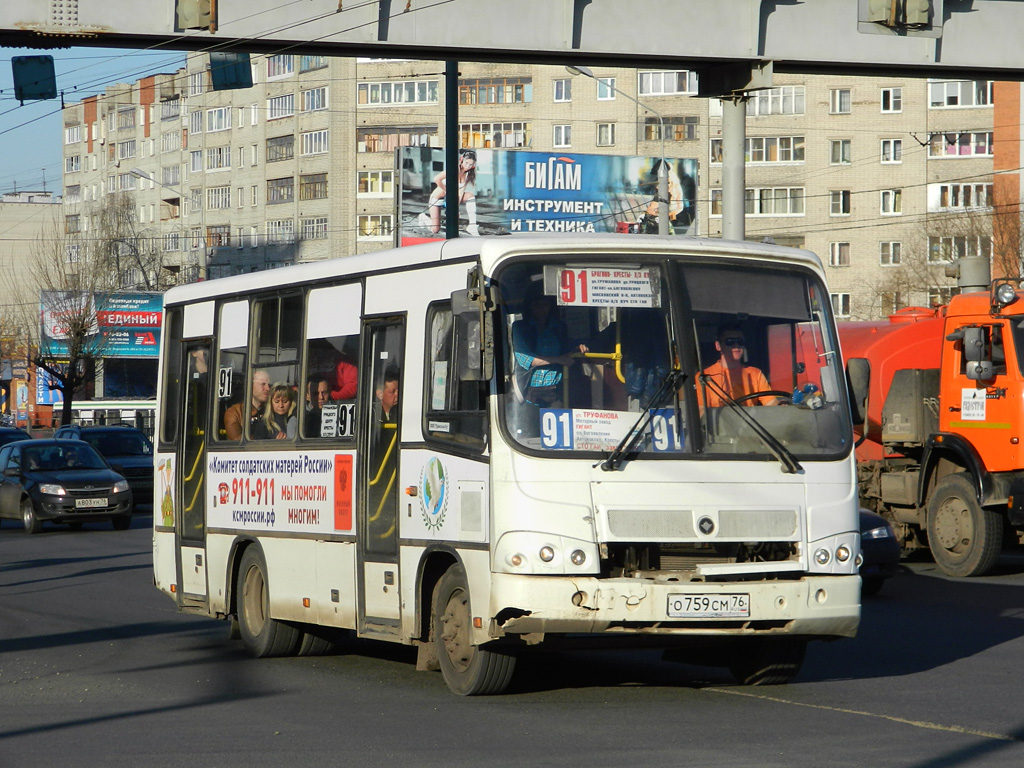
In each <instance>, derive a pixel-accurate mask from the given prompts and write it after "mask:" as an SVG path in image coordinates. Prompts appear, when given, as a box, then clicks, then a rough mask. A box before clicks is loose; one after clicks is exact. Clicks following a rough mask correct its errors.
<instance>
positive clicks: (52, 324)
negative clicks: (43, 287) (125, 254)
mask: <svg viewBox="0 0 1024 768" xmlns="http://www.w3.org/2000/svg"><path fill="white" fill-rule="evenodd" d="M163 305H164V300H163V295H162V294H159V293H112V294H102V295H101V294H95V295H92V296H90V295H89V294H86V293H80V292H78V293H75V292H55V291H42V292H41V293H40V315H41V320H42V333H41V339H42V343H41V344H40V352H41V353H42V354H44V355H46V356H47V357H67V355H68V344H67V338H68V334H69V325H70V323H73V322H83V321H86V322H88V323H89V331H88V333H89V336H88V340H87V342H86V349H87V351H88V354H89V355H91V356H94V357H152V358H156V357H157V356H158V355H159V351H160V320H161V315H162V313H163Z"/></svg>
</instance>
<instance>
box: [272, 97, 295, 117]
mask: <svg viewBox="0 0 1024 768" xmlns="http://www.w3.org/2000/svg"><path fill="white" fill-rule="evenodd" d="M294 114H295V94H294V93H286V94H285V95H284V96H275V97H274V98H272V99H268V101H267V120H279V119H281V118H282V117H291V116H292V115H294Z"/></svg>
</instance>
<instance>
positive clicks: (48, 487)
mask: <svg viewBox="0 0 1024 768" xmlns="http://www.w3.org/2000/svg"><path fill="white" fill-rule="evenodd" d="M39 491H40V493H46V494H49V495H50V496H67V495H68V492H67V491H65V490H64V486H63V485H57V483H41V484H40V485H39Z"/></svg>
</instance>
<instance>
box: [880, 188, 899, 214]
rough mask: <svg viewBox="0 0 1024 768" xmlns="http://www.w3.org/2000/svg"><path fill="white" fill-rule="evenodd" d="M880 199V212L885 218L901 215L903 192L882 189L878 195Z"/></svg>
mask: <svg viewBox="0 0 1024 768" xmlns="http://www.w3.org/2000/svg"><path fill="white" fill-rule="evenodd" d="M878 194H879V197H880V199H881V204H880V212H881V213H882V214H883V215H885V216H898V215H899V214H901V213H903V190H902V189H883V190H881V191H880V192H879V193H878Z"/></svg>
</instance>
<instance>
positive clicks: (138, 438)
mask: <svg viewBox="0 0 1024 768" xmlns="http://www.w3.org/2000/svg"><path fill="white" fill-rule="evenodd" d="M53 436H54V437H56V438H57V439H62V438H64V439H70V440H84V441H85V442H87V443H88V444H89V445H91V446H92V447H93V448H95V449H96V450H97V451H99V452H100V454H101V455H102V456H103V458H105V459H106V460H107V461H108V462H109V463H110V466H111V467H113V468H114V471H116V472H119V473H120V474H121V475H123V476H124V479H125V480H127V481H128V484H129V485H130V486H131V487H132V497H133V498H134V499H135V504H136V505H138V506H145V505H151V504H152V503H153V444H152V443H151V442H149V438H148V437H146V435H145V434H144V433H143V432H142V430H140V429H136V428H135V427H127V426H113V425H111V426H95V427H83V426H78V425H72V426H68V427H60V428H59V429H58V430H57V431H56V433H54V435H53Z"/></svg>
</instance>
